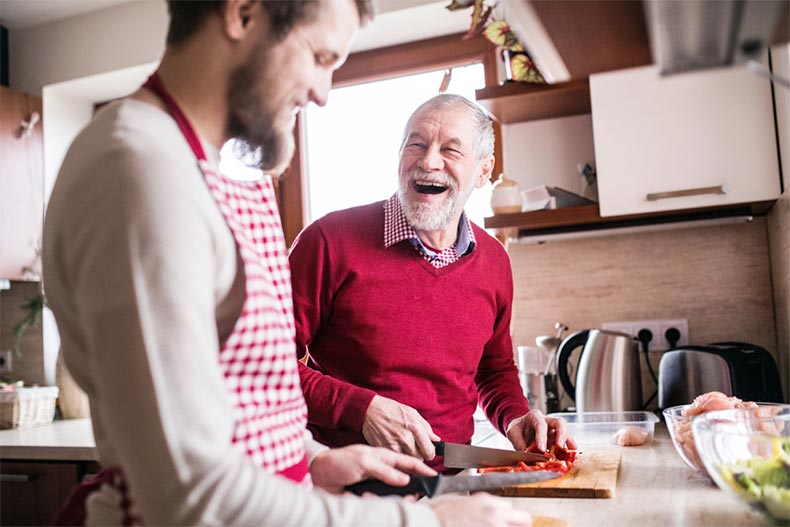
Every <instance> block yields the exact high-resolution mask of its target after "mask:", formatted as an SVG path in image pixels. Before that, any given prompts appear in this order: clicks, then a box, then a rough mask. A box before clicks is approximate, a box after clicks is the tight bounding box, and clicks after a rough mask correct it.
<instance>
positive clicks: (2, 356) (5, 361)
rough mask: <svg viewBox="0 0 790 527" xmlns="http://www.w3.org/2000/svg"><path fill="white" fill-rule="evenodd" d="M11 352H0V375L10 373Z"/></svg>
mask: <svg viewBox="0 0 790 527" xmlns="http://www.w3.org/2000/svg"><path fill="white" fill-rule="evenodd" d="M12 356H13V352H12V351H11V350H4V351H0V373H5V372H9V371H11V366H12V364H11V357H12Z"/></svg>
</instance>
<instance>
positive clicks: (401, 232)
mask: <svg viewBox="0 0 790 527" xmlns="http://www.w3.org/2000/svg"><path fill="white" fill-rule="evenodd" d="M403 240H408V241H409V243H411V245H412V247H414V249H415V250H416V251H417V252H418V253H420V255H422V257H423V258H425V259H426V260H427V261H428V262H430V264H431V265H433V266H434V267H436V268H437V269H441V268H442V267H445V266H447V265H450V264H451V263H455V262H457V261H458V260H460V259H461V257H462V256H464V255H465V254H468V253H471V252H472V251H473V250H474V248H475V243H476V242H475V233H474V231H473V230H472V222H470V221H469V218H467V216H466V213H465V212H464V213H461V221H460V222H459V225H458V239H457V240H456V242H455V243H454V244H453V245H451V246H450V247H448V248H446V249H444V250H443V251H439V252H436V251H434V250H431V249H430V248H428V247H426V246H425V245H424V244H423V243H422V241H421V240H420V238H419V236H417V231H415V230H414V227H412V226H411V225H409V222H408V220H406V215H405V214H404V213H403V209H402V208H401V206H400V200H399V199H398V195H397V194H393V196H392V197H391V198H390V199H388V200H387V201H385V202H384V247H390V246H392V245H395V244H396V243H398V242H402V241H403Z"/></svg>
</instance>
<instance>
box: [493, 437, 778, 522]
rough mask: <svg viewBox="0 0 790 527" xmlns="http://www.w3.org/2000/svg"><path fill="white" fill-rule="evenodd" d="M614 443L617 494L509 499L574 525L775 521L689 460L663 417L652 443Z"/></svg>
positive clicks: (496, 440)
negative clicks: (674, 442)
mask: <svg viewBox="0 0 790 527" xmlns="http://www.w3.org/2000/svg"><path fill="white" fill-rule="evenodd" d="M478 444H480V446H491V447H498V448H507V447H508V445H509V444H510V443H509V442H508V441H507V440H506V439H505V438H504V437H503V436H502V435H501V434H496V435H494V436H488V438H486V439H484V440H482V441H480V442H479V443H478ZM510 448H512V447H510ZM611 448H620V450H621V451H622V460H621V462H620V474H619V476H618V480H617V488H616V491H615V496H614V498H611V499H591V498H585V499H580V498H505V499H507V500H510V501H511V502H512V503H513V504H514V505H515V506H517V507H518V508H520V509H524V510H527V511H529V512H530V513H531V514H532V515H534V516H554V517H558V518H562V519H564V520H565V521H566V522H568V524H569V525H570V526H571V527H585V526H593V525H626V526H630V525H639V526H641V527H692V526H693V527H721V526H724V525H728V526H738V527H741V526H744V527H748V526H752V525H771V523H770V522H769V521H768V520H767V519H765V518H764V517H763V516H761V515H760V514H758V513H757V512H754V511H752V510H750V509H749V508H748V507H747V506H746V505H745V504H743V503H741V502H740V501H738V500H737V499H735V498H734V497H732V496H730V495H729V494H727V493H726V492H724V491H723V490H720V489H719V488H718V487H717V486H716V485H715V484H714V483H712V482H710V481H709V480H708V479H707V478H705V477H703V476H702V475H701V474H699V473H698V472H696V471H693V470H692V469H690V468H689V467H688V466H686V464H685V463H683V460H682V459H681V458H680V456H679V455H678V453H677V452H676V451H675V447H674V446H673V445H672V440H671V439H670V437H669V432H668V431H667V429H666V426H664V424H663V423H659V424H658V425H657V426H656V433H655V437H654V440H653V443H652V444H650V445H645V446H640V447H623V448H621V447H615V446H613V447H611Z"/></svg>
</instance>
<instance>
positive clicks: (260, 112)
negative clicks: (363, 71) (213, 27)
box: [228, 0, 360, 173]
mask: <svg viewBox="0 0 790 527" xmlns="http://www.w3.org/2000/svg"><path fill="white" fill-rule="evenodd" d="M359 25H360V21H359V14H358V12H357V8H356V5H355V3H354V1H353V0H321V2H320V4H319V6H318V8H317V12H316V13H315V14H314V16H313V17H312V18H311V19H310V20H309V21H306V22H303V23H300V24H298V25H296V26H295V27H294V28H293V29H292V30H291V31H290V33H288V35H286V36H285V37H284V38H283V39H282V40H281V41H280V42H277V43H275V44H273V45H272V44H271V43H269V42H267V41H266V40H265V39H262V42H261V45H260V46H259V49H258V50H256V51H255V52H253V53H252V54H251V56H250V60H249V61H247V63H246V64H244V65H243V66H242V67H240V68H239V69H238V70H237V71H236V72H234V74H233V76H232V77H231V78H230V81H229V82H230V86H229V92H228V107H229V116H228V135H229V136H232V137H237V138H239V139H242V140H243V141H244V142H245V143H246V145H247V147H248V149H249V153H251V154H253V156H252V157H253V160H252V164H253V165H258V166H259V168H261V169H263V170H265V171H269V172H272V173H280V172H282V170H284V169H285V167H286V166H287V165H288V163H289V162H290V160H291V157H292V156H293V152H294V140H293V127H294V123H295V122H296V115H297V113H298V112H299V110H301V109H302V108H304V107H305V106H307V104H308V103H309V102H310V101H313V102H314V103H316V104H317V105H319V106H323V105H324V104H326V100H327V95H328V93H329V89H330V88H331V87H332V74H333V72H334V71H335V70H336V69H337V68H338V67H340V65H341V64H342V63H343V62H344V61H345V59H346V57H347V56H348V50H349V48H350V47H351V41H352V40H353V38H354V36H355V35H356V32H357V30H358V29H359ZM247 161H248V162H250V160H247Z"/></svg>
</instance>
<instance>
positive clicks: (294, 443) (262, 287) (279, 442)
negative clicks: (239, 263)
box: [53, 73, 312, 525]
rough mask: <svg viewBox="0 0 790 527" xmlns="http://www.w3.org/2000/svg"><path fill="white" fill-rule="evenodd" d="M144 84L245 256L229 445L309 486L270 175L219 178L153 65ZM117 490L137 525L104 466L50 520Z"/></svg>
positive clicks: (119, 483)
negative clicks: (171, 122) (103, 490)
mask: <svg viewBox="0 0 790 527" xmlns="http://www.w3.org/2000/svg"><path fill="white" fill-rule="evenodd" d="M144 87H146V88H148V89H150V90H151V91H152V92H154V93H155V94H157V95H158V96H159V97H160V98H161V99H162V101H163V102H164V103H165V104H166V105H167V107H168V110H169V111H170V114H171V116H172V117H173V119H175V121H176V123H178V127H179V129H180V130H181V133H182V134H184V138H185V139H186V140H187V142H188V143H189V146H190V147H191V148H192V152H194V154H195V157H196V158H197V162H198V166H199V167H200V170H201V172H203V177H204V179H205V180H206V184H207V186H208V188H209V189H210V190H211V194H212V196H213V197H214V200H215V202H216V203H217V206H218V207H219V209H220V211H221V212H222V215H223V216H224V217H225V222H226V223H227V225H228V227H229V228H230V230H231V232H232V233H233V237H234V239H235V240H236V246H237V247H238V249H239V252H240V254H241V257H242V260H243V262H244V273H245V278H246V295H247V297H246V299H245V301H244V306H243V308H242V312H241V315H240V316H239V319H238V320H237V321H236V325H235V326H234V328H233V332H232V333H231V334H230V336H229V337H228V340H227V341H226V342H225V343H224V344H223V345H222V348H221V349H220V352H219V364H220V366H221V368H222V372H223V374H224V376H225V385H226V387H227V389H228V393H229V395H230V398H231V400H232V402H233V413H234V421H235V428H234V430H233V446H234V447H235V448H237V449H238V450H239V451H241V452H243V453H244V454H246V455H247V456H249V457H250V458H251V459H252V460H253V461H254V462H255V463H256V464H257V465H258V466H260V467H262V468H263V469H264V470H266V471H267V472H269V473H272V474H280V475H282V476H285V477H287V478H289V479H291V480H293V481H296V482H298V483H301V484H302V485H304V486H306V487H311V486H312V482H311V480H310V472H309V467H308V464H307V455H306V453H305V450H304V430H305V427H306V425H307V405H306V404H305V401H304V396H303V394H302V388H301V384H300V383H299V371H298V368H297V358H296V344H295V329H294V318H293V298H292V295H291V271H290V267H289V266H288V256H287V252H286V249H285V240H284V238H283V234H282V225H281V224H280V215H279V212H278V210H277V200H276V198H275V194H274V188H273V186H272V182H271V179H270V178H268V177H266V178H263V179H262V180H260V181H255V182H242V181H233V180H230V179H227V178H223V177H222V176H220V175H219V174H217V173H216V172H215V171H214V169H213V168H212V167H211V166H210V164H209V162H208V161H207V160H206V155H205V152H204V151H203V146H202V145H201V143H200V139H198V136H197V134H196V133H195V131H194V129H193V128H192V125H191V124H190V123H189V121H188V120H187V118H186V116H185V115H184V114H183V112H182V111H181V109H180V108H179V107H178V105H177V104H176V102H175V101H174V100H173V98H172V97H171V96H170V95H169V94H168V93H167V90H165V87H164V85H163V84H162V81H161V79H159V76H158V75H157V74H156V73H154V74H153V75H151V77H150V78H149V79H148V81H146V83H145V84H144ZM104 484H107V485H111V486H113V487H114V488H115V489H116V490H117V491H118V492H119V493H120V495H121V502H120V507H121V513H122V522H121V523H122V524H123V525H140V524H141V523H142V522H141V521H140V518H138V517H137V516H136V515H135V514H134V512H133V510H132V509H133V503H132V501H131V499H130V497H129V494H128V490H127V488H126V484H125V481H124V479H123V474H122V473H121V471H120V470H119V469H118V468H117V467H108V468H104V469H102V470H101V471H100V472H99V474H98V475H97V476H95V477H94V478H92V479H90V480H87V481H85V482H83V483H82V484H81V485H80V486H79V487H78V488H77V489H76V490H75V491H74V492H73V493H72V495H71V496H70V497H69V499H68V500H67V502H66V503H65V504H64V506H63V507H62V508H61V510H60V511H59V512H58V514H57V516H56V517H55V519H54V520H53V525H84V522H85V502H86V500H87V498H88V496H89V495H90V494H91V493H92V492H95V491H96V490H98V489H99V487H101V485H104Z"/></svg>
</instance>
